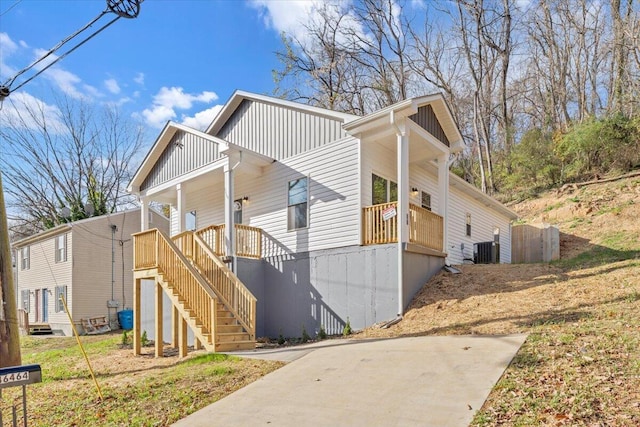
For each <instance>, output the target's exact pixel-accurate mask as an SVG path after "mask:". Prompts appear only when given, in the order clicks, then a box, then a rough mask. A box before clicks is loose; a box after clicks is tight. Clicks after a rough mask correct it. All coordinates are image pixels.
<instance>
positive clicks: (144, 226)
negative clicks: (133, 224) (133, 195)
mask: <svg viewBox="0 0 640 427" xmlns="http://www.w3.org/2000/svg"><path fill="white" fill-rule="evenodd" d="M148 229H149V200H148V199H147V198H146V197H140V231H145V230H148Z"/></svg>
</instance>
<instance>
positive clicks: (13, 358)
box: [0, 174, 22, 368]
mask: <svg viewBox="0 0 640 427" xmlns="http://www.w3.org/2000/svg"><path fill="white" fill-rule="evenodd" d="M4 206H5V205H4V193H3V191H2V175H1V174H0V248H1V249H2V250H1V251H0V368H6V367H8V366H18V365H21V364H22V361H21V360H22V358H21V356H20V345H13V344H14V343H18V344H19V343H20V331H18V310H17V309H16V296H15V288H14V287H13V268H12V265H11V251H10V249H9V229H8V227H7V211H6V210H5V207H4Z"/></svg>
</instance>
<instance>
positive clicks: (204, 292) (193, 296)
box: [133, 228, 218, 342]
mask: <svg viewBox="0 0 640 427" xmlns="http://www.w3.org/2000/svg"><path fill="white" fill-rule="evenodd" d="M152 233H153V234H154V236H153V239H154V241H155V248H154V249H155V250H154V254H153V256H152V257H149V256H148V255H149V254H146V255H147V256H146V257H145V262H144V265H137V263H135V264H134V269H139V268H150V267H156V268H158V270H160V271H161V272H162V274H163V275H164V277H165V278H166V279H167V280H169V281H171V282H172V285H173V288H174V289H175V290H176V291H177V292H178V294H179V295H180V296H182V297H184V298H185V300H186V301H188V302H189V308H190V309H191V312H192V313H193V314H194V315H195V316H194V317H196V318H197V319H198V320H200V321H201V322H202V325H203V326H206V327H207V328H208V329H209V332H210V333H211V337H212V342H215V341H214V339H215V338H214V335H215V322H216V318H215V310H212V309H211V300H214V302H217V301H215V300H217V299H218V295H217V294H216V292H215V291H214V290H213V289H212V288H211V286H210V285H209V281H208V280H207V279H205V278H204V277H203V276H202V274H200V272H199V271H198V270H197V269H196V268H195V267H194V266H193V265H192V264H191V262H189V260H188V259H187V257H186V256H185V255H184V254H183V253H182V251H181V250H180V249H178V247H177V245H176V244H175V243H174V242H173V240H171V238H169V236H167V235H166V234H165V233H164V232H162V231H161V230H158V229H157V228H154V229H152V230H146V231H143V232H140V233H135V234H133V238H134V242H135V240H137V239H141V238H144V237H147V236H148V235H149V234H152ZM134 244H135V243H134ZM163 244H164V245H166V247H167V248H168V249H169V250H168V251H163V250H162V249H163ZM136 255H138V254H136ZM154 258H155V259H154ZM176 266H178V268H179V269H181V270H182V271H172V270H174V269H175V267H176ZM185 273H186V276H187V277H185ZM176 274H177V275H179V276H182V277H180V278H179V280H176V277H174V276H175V275H176ZM189 278H191V279H192V280H193V282H194V283H195V284H196V285H197V286H195V287H192V289H188V285H186V284H185V283H186V282H188V281H189ZM204 296H208V297H209V298H208V299H207V300H205V298H203V297H204ZM213 306H214V307H215V304H214V305H213Z"/></svg>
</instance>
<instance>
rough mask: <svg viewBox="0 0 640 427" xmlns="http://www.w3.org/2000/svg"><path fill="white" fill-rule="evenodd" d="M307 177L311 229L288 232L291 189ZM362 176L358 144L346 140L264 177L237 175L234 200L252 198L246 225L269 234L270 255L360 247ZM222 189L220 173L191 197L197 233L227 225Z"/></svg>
mask: <svg viewBox="0 0 640 427" xmlns="http://www.w3.org/2000/svg"><path fill="white" fill-rule="evenodd" d="M240 169H241V168H240ZM302 176H306V177H307V179H308V187H307V192H308V193H307V194H308V208H307V209H308V217H307V218H308V227H307V228H302V229H298V230H294V231H289V230H288V227H287V225H288V224H287V217H288V215H287V209H288V192H287V185H288V183H289V182H290V181H292V180H296V179H299V178H300V177H302ZM357 177H358V141H357V140H356V139H353V138H347V139H344V140H342V141H337V142H334V143H331V144H327V145H325V146H322V147H320V148H317V149H315V150H312V151H311V152H308V153H305V154H302V155H299V156H295V157H292V158H290V159H286V160H284V161H282V162H274V163H272V164H270V165H269V166H266V167H264V168H263V173H262V175H260V176H259V177H256V176H251V175H243V174H242V173H237V174H234V198H239V197H241V196H242V197H244V196H247V197H248V200H247V201H246V202H245V203H244V204H243V208H242V216H243V223H244V224H246V225H251V226H254V227H259V228H261V229H262V230H264V237H263V240H264V241H263V244H264V255H265V256H271V255H278V254H283V253H296V252H304V251H309V250H317V249H329V248H334V247H342V246H349V245H357V244H359V243H360V242H359V234H360V229H359V217H360V212H359V209H360V205H359V200H358V191H359V181H358V179H357ZM370 179H371V178H370V177H369V180H370ZM187 188H188V187H187ZM223 188H224V187H223V175H222V173H219V174H216V175H215V176H214V177H212V178H211V180H210V181H209V182H208V186H207V187H206V188H202V189H199V190H197V191H193V192H188V193H187V197H186V209H196V210H197V211H198V228H202V227H206V226H208V225H212V224H223V223H224V190H223ZM172 219H173V218H172ZM174 230H175V229H173V230H172V231H174Z"/></svg>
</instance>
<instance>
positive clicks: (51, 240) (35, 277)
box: [16, 228, 73, 325]
mask: <svg viewBox="0 0 640 427" xmlns="http://www.w3.org/2000/svg"><path fill="white" fill-rule="evenodd" d="M65 230H66V231H63V232H61V233H57V234H55V235H54V236H50V237H47V238H45V239H43V240H39V241H35V242H34V243H31V244H29V245H25V246H23V247H29V268H28V269H25V270H23V269H22V266H21V262H20V248H18V249H17V257H16V262H17V265H18V268H17V282H18V283H17V284H16V286H17V288H16V289H17V297H18V298H19V300H18V308H24V307H23V301H22V291H29V307H28V308H29V322H30V323H36V322H37V321H38V322H42V318H40V319H36V311H39V312H40V313H41V316H42V289H46V290H47V291H46V292H47V299H48V310H47V312H48V322H47V323H49V324H52V325H54V324H60V323H67V324H68V323H69V319H68V317H67V314H66V313H65V312H64V311H59V312H56V310H55V304H54V300H55V290H56V286H67V301H68V304H69V309H70V310H72V307H73V304H72V302H71V296H72V294H71V284H72V273H73V268H72V265H73V258H72V256H71V254H72V251H73V238H72V232H71V230H70V229H68V228H66V229H65ZM61 235H64V236H66V245H67V259H66V261H60V262H56V238H57V237H58V236H61ZM36 290H40V301H39V307H38V308H36Z"/></svg>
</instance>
